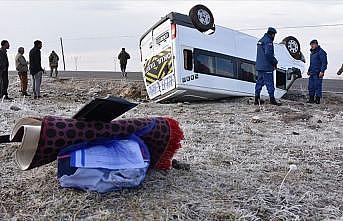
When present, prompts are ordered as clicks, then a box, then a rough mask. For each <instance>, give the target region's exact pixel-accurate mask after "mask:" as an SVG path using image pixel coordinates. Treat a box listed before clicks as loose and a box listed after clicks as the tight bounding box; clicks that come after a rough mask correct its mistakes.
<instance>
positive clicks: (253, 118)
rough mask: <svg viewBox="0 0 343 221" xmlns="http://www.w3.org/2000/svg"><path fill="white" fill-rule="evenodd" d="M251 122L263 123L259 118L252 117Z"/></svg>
mask: <svg viewBox="0 0 343 221" xmlns="http://www.w3.org/2000/svg"><path fill="white" fill-rule="evenodd" d="M251 122H252V123H263V122H264V121H263V120H261V119H260V117H259V116H253V117H252V118H251Z"/></svg>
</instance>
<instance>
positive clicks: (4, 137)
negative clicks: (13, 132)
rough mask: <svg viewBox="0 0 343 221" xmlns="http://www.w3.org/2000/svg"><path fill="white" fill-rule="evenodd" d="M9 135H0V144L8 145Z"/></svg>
mask: <svg viewBox="0 0 343 221" xmlns="http://www.w3.org/2000/svg"><path fill="white" fill-rule="evenodd" d="M10 142H11V141H10V135H1V136H0V143H10Z"/></svg>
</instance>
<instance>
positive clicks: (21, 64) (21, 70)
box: [15, 47, 30, 96]
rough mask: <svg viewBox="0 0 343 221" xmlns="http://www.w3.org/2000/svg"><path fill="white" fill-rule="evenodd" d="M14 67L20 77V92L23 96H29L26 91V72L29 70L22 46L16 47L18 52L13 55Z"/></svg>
mask: <svg viewBox="0 0 343 221" xmlns="http://www.w3.org/2000/svg"><path fill="white" fill-rule="evenodd" d="M15 68H16V70H17V71H18V75H19V79H20V92H21V94H22V95H23V96H30V95H29V94H28V93H27V72H28V71H29V68H28V62H27V61H26V59H25V57H24V48H23V47H20V48H18V54H17V56H16V57H15Z"/></svg>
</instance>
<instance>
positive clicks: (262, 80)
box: [255, 71, 275, 97]
mask: <svg viewBox="0 0 343 221" xmlns="http://www.w3.org/2000/svg"><path fill="white" fill-rule="evenodd" d="M264 85H265V86H266V87H267V90H268V94H269V97H274V91H275V87H274V76H273V72H264V71H258V72H257V80H256V85H255V96H257V97H259V96H260V94H261V90H262V87H263V86H264Z"/></svg>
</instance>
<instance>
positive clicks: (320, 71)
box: [307, 40, 328, 104]
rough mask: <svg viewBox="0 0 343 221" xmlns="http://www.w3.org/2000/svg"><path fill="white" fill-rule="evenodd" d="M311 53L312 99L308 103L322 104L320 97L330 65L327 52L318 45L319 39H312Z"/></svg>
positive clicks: (310, 78)
mask: <svg viewBox="0 0 343 221" xmlns="http://www.w3.org/2000/svg"><path fill="white" fill-rule="evenodd" d="M310 45H311V55H310V67H309V68H308V72H307V75H309V76H310V77H309V79H308V92H309V96H310V99H309V100H308V101H307V103H316V104H320V98H321V97H322V85H323V77H324V72H325V71H326V69H327V66H328V60H327V55H326V52H325V51H324V50H323V49H322V48H321V47H320V46H319V45H318V41H317V40H312V41H311V42H310Z"/></svg>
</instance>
